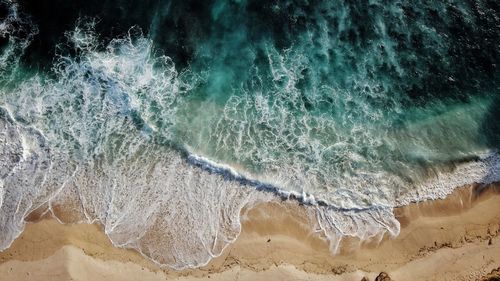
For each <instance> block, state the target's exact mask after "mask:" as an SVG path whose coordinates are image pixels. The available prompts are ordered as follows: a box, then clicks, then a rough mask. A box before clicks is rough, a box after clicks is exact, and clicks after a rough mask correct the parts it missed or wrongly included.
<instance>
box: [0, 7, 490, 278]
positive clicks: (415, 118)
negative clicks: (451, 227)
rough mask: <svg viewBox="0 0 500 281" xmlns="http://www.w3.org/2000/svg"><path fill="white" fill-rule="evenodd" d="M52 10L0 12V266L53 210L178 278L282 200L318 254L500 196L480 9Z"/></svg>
mask: <svg viewBox="0 0 500 281" xmlns="http://www.w3.org/2000/svg"><path fill="white" fill-rule="evenodd" d="M59 2H60V1H44V2H38V1H37V2H33V1H9V0H4V1H3V2H2V6H1V7H2V9H1V11H0V12H1V13H0V16H1V19H2V21H1V23H0V35H1V36H2V38H3V39H2V40H1V42H0V43H1V44H2V53H1V57H0V87H1V88H0V89H1V90H0V132H1V134H0V147H1V150H0V151H1V152H0V158H1V161H0V214H1V215H0V226H1V228H2V230H3V231H2V232H1V234H0V235H1V236H0V248H3V249H4V248H7V247H8V246H9V245H10V243H11V242H12V241H13V239H15V237H17V235H19V233H20V232H21V231H22V229H23V226H24V218H25V217H26V215H27V214H29V213H30V212H32V211H33V210H35V209H37V208H39V207H40V206H48V207H49V209H51V208H52V206H55V205H57V206H66V207H63V208H66V209H65V210H66V211H67V212H77V213H80V214H81V219H82V220H83V221H87V222H93V221H96V220H98V221H100V222H101V223H103V225H104V226H105V231H106V233H107V235H108V236H109V237H110V239H111V240H112V241H113V243H114V244H115V245H116V246H121V247H131V248H135V249H137V250H139V251H141V252H142V253H143V254H144V255H146V256H147V257H149V258H151V259H153V260H154V261H156V262H158V263H160V264H165V265H168V266H171V267H174V268H178V269H180V268H185V267H195V266H199V265H202V264H205V263H206V262H208V261H209V260H210V258H211V257H213V256H217V255H219V254H220V253H221V251H222V249H223V248H224V247H225V246H226V245H227V244H228V243H230V242H232V241H234V239H235V238H236V237H237V235H238V233H239V231H240V223H239V216H240V211H241V210H242V208H244V207H248V206H251V205H253V204H256V203H258V202H261V201H267V200H275V199H276V198H279V197H281V198H289V199H290V200H299V201H301V202H303V203H305V206H304V208H306V209H307V211H308V212H309V213H310V218H311V231H322V232H324V235H325V236H326V237H327V238H329V239H330V242H331V243H330V244H331V250H332V252H335V251H336V248H337V245H338V242H339V240H340V239H341V237H342V236H344V235H351V236H357V237H359V238H361V239H368V238H370V237H374V236H377V235H381V233H384V232H389V233H390V234H392V235H396V234H397V233H398V232H399V223H398V222H397V220H396V219H395V218H394V216H393V214H392V208H393V207H395V206H400V205H404V204H407V203H409V202H412V201H420V200H425V199H432V198H440V197H443V196H445V195H446V194H449V193H450V192H451V191H452V190H453V189H454V188H455V187H457V186H460V185H464V184H469V183H473V182H484V183H488V182H493V181H498V180H499V177H500V173H499V169H500V157H499V156H498V154H497V151H498V148H499V147H500V127H499V125H498V124H500V123H499V122H497V120H498V118H499V117H500V114H499V112H498V108H500V107H499V105H500V104H499V102H500V93H499V91H500V90H499V89H500V88H499V87H500V85H499V83H500V80H499V77H500V72H499V71H498V68H497V67H498V60H499V58H498V52H497V49H498V47H499V46H498V42H500V38H499V37H500V28H499V26H500V19H499V17H498V14H499V9H500V8H499V6H498V4H496V3H495V2H493V1H476V2H474V3H470V2H466V1H448V2H439V3H433V2H431V1H391V2H386V1H319V0H318V1H277V2H274V3H270V2H268V1H256V0H254V1H244V0H240V1H199V2H198V1H134V0H128V1H85V2H84V1H71V2H67V3H66V2H64V3H59ZM54 12H56V13H57V14H58V15H60V16H58V17H54V16H52V15H53V13H54ZM68 202H76V203H74V204H69V203H68Z"/></svg>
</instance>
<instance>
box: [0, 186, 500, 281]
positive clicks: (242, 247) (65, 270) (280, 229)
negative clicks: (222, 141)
mask: <svg viewBox="0 0 500 281" xmlns="http://www.w3.org/2000/svg"><path fill="white" fill-rule="evenodd" d="M499 203H500V184H498V183H497V184H492V185H488V186H487V187H486V188H481V187H480V186H479V185H473V186H472V185H470V186H466V187H461V188H458V189H456V190H455V191H454V192H453V193H452V194H451V195H449V196H448V197H446V198H445V199H437V200H429V201H423V202H419V203H412V204H409V205H407V206H404V207H399V208H396V209H394V213H395V215H396V218H397V219H398V221H399V222H400V224H401V232H400V234H399V235H398V236H397V237H394V238H391V237H388V235H384V236H381V237H375V238H373V239H371V241H366V242H360V241H359V240H357V239H354V238H345V239H343V240H342V242H341V244H340V253H339V254H338V255H336V256H332V255H331V254H330V251H329V247H328V243H327V241H326V240H325V238H324V237H322V235H321V233H319V232H316V233H315V232H311V226H308V225H307V221H306V219H305V215H304V214H303V213H302V211H301V210H303V208H301V207H300V205H299V204H298V203H297V202H288V201H281V202H280V201H273V202H269V203H262V204H258V205H256V206H254V207H253V208H252V209H249V210H246V211H244V212H242V215H241V223H242V231H241V233H240V235H239V237H238V238H237V240H236V241H235V242H234V243H233V244H230V245H229V246H227V248H226V249H225V250H224V251H223V253H222V254H221V256H219V257H216V258H214V259H213V260H212V261H210V263H209V264H208V265H206V266H204V267H201V268H198V269H189V270H183V271H175V270H171V269H164V268H160V267H159V266H158V265H156V264H155V263H153V262H152V261H150V260H148V259H146V258H145V257H143V256H142V255H141V254H140V253H138V252H136V251H134V250H129V249H121V248H116V247H114V246H113V245H111V242H110V241H109V239H108V238H107V237H106V235H105V234H104V232H103V231H102V228H101V227H100V226H99V225H97V224H92V225H89V224H68V225H63V224H60V223H58V222H57V221H56V220H55V219H53V218H47V217H43V218H39V217H37V216H36V215H33V216H31V217H30V220H33V221H36V222H33V223H28V224H27V225H26V228H25V230H24V232H23V233H22V234H21V235H20V236H19V237H18V238H17V239H16V240H15V241H14V242H13V244H12V245H11V247H10V248H9V249H7V250H6V251H4V252H0V275H1V276H7V277H9V278H8V280H44V279H43V278H42V279H36V278H37V277H36V276H35V275H33V274H36V275H37V276H44V272H45V273H47V274H49V273H50V272H52V273H50V274H51V275H50V276H51V278H52V279H53V280H70V278H73V280H137V278H138V277H139V276H146V277H144V278H145V279H143V277H140V278H141V280H165V279H166V278H169V280H171V279H173V280H205V279H208V278H210V280H234V279H235V278H236V276H238V278H240V279H239V280H253V279H261V280H303V279H306V280H307V279H311V280H361V279H362V278H363V277H367V278H368V280H374V279H375V277H376V276H378V275H379V274H380V273H381V272H387V273H388V274H389V276H390V277H391V278H393V280H479V279H480V278H482V277H484V276H487V275H488V274H493V275H495V274H497V273H498V271H499V270H498V268H500V262H499V261H500V235H499V234H500V204H499ZM495 270H497V271H495ZM53 273H57V274H53ZM96 274H97V275H96ZM497 275H500V273H498V274H497ZM34 276H35V277H34ZM23 278H24V279H23ZM33 278H35V279H33ZM40 278H41V277H40ZM99 278H101V279H99ZM113 278H115V279H113ZM127 278H128V279H127Z"/></svg>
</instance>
